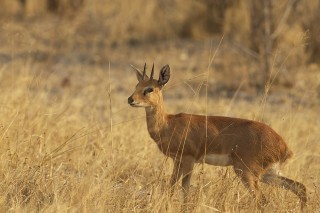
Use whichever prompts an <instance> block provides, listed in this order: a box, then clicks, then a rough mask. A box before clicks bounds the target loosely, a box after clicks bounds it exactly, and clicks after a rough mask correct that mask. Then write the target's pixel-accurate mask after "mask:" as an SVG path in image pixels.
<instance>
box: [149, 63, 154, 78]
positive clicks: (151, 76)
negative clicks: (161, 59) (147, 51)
mask: <svg viewBox="0 0 320 213" xmlns="http://www.w3.org/2000/svg"><path fill="white" fill-rule="evenodd" d="M153 73H154V63H153V64H152V70H151V75H150V80H153Z"/></svg>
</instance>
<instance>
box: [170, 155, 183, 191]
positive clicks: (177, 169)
mask: <svg viewBox="0 0 320 213" xmlns="http://www.w3.org/2000/svg"><path fill="white" fill-rule="evenodd" d="M173 163H174V167H173V172H172V175H171V180H170V186H171V189H170V195H171V196H172V195H173V191H174V185H175V184H176V182H177V181H178V180H179V179H180V177H181V175H182V169H181V163H180V161H178V160H176V159H175V160H174V162H173Z"/></svg>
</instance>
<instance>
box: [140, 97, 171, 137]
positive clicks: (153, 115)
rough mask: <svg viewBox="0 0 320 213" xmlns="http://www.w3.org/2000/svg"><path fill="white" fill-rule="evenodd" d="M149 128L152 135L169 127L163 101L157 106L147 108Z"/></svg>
mask: <svg viewBox="0 0 320 213" xmlns="http://www.w3.org/2000/svg"><path fill="white" fill-rule="evenodd" d="M145 109H146V116H147V126H148V131H149V133H150V134H157V133H159V132H160V131H161V130H162V129H163V128H164V127H165V126H166V125H167V113H166V112H165V109H164V106H163V102H162V100H161V101H159V103H158V104H157V105H156V106H153V107H146V108H145Z"/></svg>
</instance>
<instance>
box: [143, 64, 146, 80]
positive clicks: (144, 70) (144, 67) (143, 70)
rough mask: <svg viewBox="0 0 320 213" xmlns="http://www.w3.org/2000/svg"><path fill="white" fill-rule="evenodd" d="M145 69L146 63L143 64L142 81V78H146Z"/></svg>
mask: <svg viewBox="0 0 320 213" xmlns="http://www.w3.org/2000/svg"><path fill="white" fill-rule="evenodd" d="M146 67H147V64H146V63H144V68H143V74H142V80H144V77H145V76H146Z"/></svg>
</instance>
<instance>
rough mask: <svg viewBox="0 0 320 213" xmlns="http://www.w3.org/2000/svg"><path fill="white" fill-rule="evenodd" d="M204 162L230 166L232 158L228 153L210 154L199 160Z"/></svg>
mask: <svg viewBox="0 0 320 213" xmlns="http://www.w3.org/2000/svg"><path fill="white" fill-rule="evenodd" d="M203 160H204V162H205V163H207V164H210V165H214V166H230V165H232V158H231V157H230V155H228V154H222V155H219V154H208V155H206V156H203V157H202V158H201V159H200V160H199V161H198V162H199V163H200V162H203Z"/></svg>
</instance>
